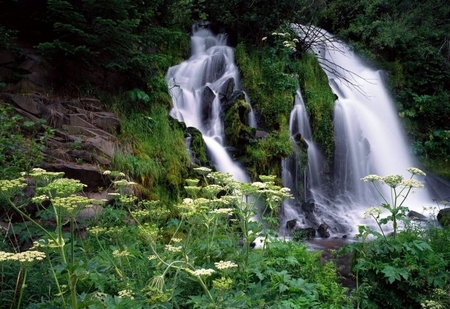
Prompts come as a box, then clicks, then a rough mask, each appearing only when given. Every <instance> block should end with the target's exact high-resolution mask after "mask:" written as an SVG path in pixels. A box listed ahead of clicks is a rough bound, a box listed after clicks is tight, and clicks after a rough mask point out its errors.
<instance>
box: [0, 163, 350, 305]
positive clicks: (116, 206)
mask: <svg viewBox="0 0 450 309" xmlns="http://www.w3.org/2000/svg"><path fill="white" fill-rule="evenodd" d="M196 170H197V172H198V173H199V178H196V179H194V178H192V179H186V183H187V185H186V186H185V189H186V192H187V193H188V196H189V197H186V198H184V199H183V200H182V201H181V202H179V203H178V204H177V205H175V207H174V209H173V211H172V212H170V211H168V209H167V208H166V205H163V204H161V203H160V202H159V201H148V200H138V199H137V198H136V197H135V196H133V195H131V194H130V193H128V192H129V190H128V188H129V187H130V186H134V185H135V183H133V182H130V181H127V180H126V178H125V174H123V173H119V172H110V171H106V172H105V175H107V176H109V177H111V179H112V188H109V190H110V191H109V192H110V198H111V199H112V200H110V203H111V205H110V206H109V207H108V208H105V209H104V210H103V212H102V213H101V214H100V215H99V216H98V217H97V218H96V217H92V218H90V219H89V221H87V222H86V221H80V220H82V219H81V216H80V213H81V212H83V211H86V210H89V209H92V208H95V207H98V203H99V202H101V201H94V200H89V199H88V198H86V197H84V196H81V195H79V194H78V192H80V190H82V188H83V184H81V183H79V181H77V180H73V179H66V178H62V177H63V175H62V173H54V172H46V171H44V170H42V169H33V170H32V171H31V172H30V173H28V174H24V177H22V178H17V179H14V180H1V181H0V194H1V197H0V198H2V200H3V201H4V204H3V205H6V206H7V207H8V208H10V209H11V211H10V213H11V215H12V216H14V217H16V216H18V218H22V219H24V220H25V221H24V222H21V220H15V221H11V222H10V224H9V228H8V232H9V234H8V237H7V238H5V240H4V241H3V242H2V243H1V246H2V249H3V250H2V251H0V262H1V267H2V271H1V278H2V285H1V289H0V299H1V300H2V305H3V306H4V307H5V308H7V307H11V308H25V307H27V308H256V307H264V308H279V306H280V304H282V305H283V307H285V308H296V307H299V306H301V307H302V308H317V307H320V308H351V303H350V302H349V299H348V298H347V297H346V296H345V289H344V288H342V287H340V286H339V284H338V283H337V282H336V279H337V277H336V271H335V268H334V266H333V264H331V263H328V264H325V265H323V264H322V263H321V262H320V260H319V258H318V253H310V252H308V250H307V248H306V247H305V246H304V245H303V244H301V243H293V242H284V241H281V240H277V241H275V240H274V241H273V242H268V241H267V240H268V237H269V234H267V233H266V232H265V229H263V227H262V226H261V225H260V223H258V222H257V221H254V220H251V218H253V217H254V216H255V215H256V212H257V208H256V204H257V201H260V202H264V203H263V204H261V205H265V206H264V209H261V210H260V211H261V213H266V214H267V215H268V216H267V217H266V218H267V220H262V221H260V222H262V223H264V224H268V225H269V226H270V218H273V216H274V214H275V213H276V211H277V208H278V205H279V202H280V201H281V200H282V199H283V198H286V197H288V196H289V194H288V190H286V188H281V187H279V186H276V185H275V184H274V182H273V179H274V177H269V176H266V177H261V179H262V181H261V182H254V183H248V184H247V183H238V182H235V181H233V180H232V179H231V177H230V175H226V174H222V173H217V172H211V170H210V169H207V168H197V169H196ZM26 186H31V187H33V189H34V191H35V192H36V193H35V195H34V196H32V197H30V198H29V197H26V196H23V195H22V194H21V192H22V190H23V189H24V188H25V187H26ZM250 196H252V197H253V198H250ZM30 202H31V203H34V204H36V205H37V206H38V208H39V211H38V213H37V215H36V216H32V215H30V214H29V213H27V210H26V206H27V205H28V204H29V203H30ZM94 203H95V204H94ZM96 204H97V206H96ZM27 223H30V224H31V225H27ZM21 226H28V228H25V229H23V230H21V229H20V227H21ZM83 226H84V227H85V226H88V228H87V233H86V232H83V229H84V228H83ZM80 233H81V234H80ZM83 235H84V236H83ZM257 236H258V239H262V240H264V241H265V242H264V243H263V246H262V249H261V250H254V249H252V247H251V244H252V243H253V242H254V241H256V238H257ZM23 240H31V241H33V245H32V247H31V248H29V250H27V251H23V247H21V246H23V243H22V241H23ZM258 241H259V240H258ZM38 281H39V282H41V284H38V283H37V282H38ZM42 282H45V283H47V284H45V285H43V284H42ZM31 286H33V288H32V289H31V288H29V287H31Z"/></svg>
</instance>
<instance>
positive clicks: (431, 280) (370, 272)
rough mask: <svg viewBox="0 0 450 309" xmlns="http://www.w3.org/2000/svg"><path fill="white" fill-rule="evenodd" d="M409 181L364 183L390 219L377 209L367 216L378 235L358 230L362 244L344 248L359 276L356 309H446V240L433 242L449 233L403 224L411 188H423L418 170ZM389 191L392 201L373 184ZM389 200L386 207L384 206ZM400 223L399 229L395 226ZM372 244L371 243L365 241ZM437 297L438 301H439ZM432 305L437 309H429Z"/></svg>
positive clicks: (374, 179) (413, 170) (371, 179)
mask: <svg viewBox="0 0 450 309" xmlns="http://www.w3.org/2000/svg"><path fill="white" fill-rule="evenodd" d="M408 171H409V172H410V173H411V178H410V179H403V177H402V176H400V175H388V176H385V177H380V176H377V175H368V176H366V177H364V178H363V179H362V180H364V181H365V182H370V183H372V184H373V185H374V186H375V188H376V190H377V192H379V193H380V195H381V196H382V198H383V200H384V201H385V202H384V203H383V204H382V206H383V208H384V209H387V210H388V215H387V216H385V217H382V216H381V213H382V210H381V209H380V208H376V207H372V208H370V209H368V210H367V211H366V212H365V216H366V217H372V218H373V219H374V220H375V222H376V224H377V225H378V227H379V230H380V232H381V233H380V232H378V231H376V230H373V229H371V228H369V227H367V226H360V228H359V232H360V234H359V235H358V236H359V237H361V238H362V242H359V243H354V244H351V245H348V246H346V248H345V251H346V252H351V253H352V254H353V265H352V269H353V271H354V272H355V274H356V277H357V288H356V290H355V292H354V296H355V299H356V303H357V308H386V307H387V308H445V307H446V306H448V299H446V298H445V297H441V296H442V293H443V294H444V295H446V293H448V291H447V290H448V286H449V282H450V276H449V275H448V269H449V268H450V263H449V261H448V249H447V248H445V247H446V246H447V245H446V244H447V243H448V242H449V238H446V239H445V240H443V239H441V241H444V243H442V245H441V246H440V247H437V246H436V241H437V239H440V237H441V236H443V235H444V234H447V233H448V231H442V230H438V229H436V227H434V226H431V225H430V226H425V227H424V226H420V225H416V224H414V223H413V222H410V221H407V220H406V212H407V211H408V209H407V208H406V207H404V206H403V204H404V203H405V201H406V199H407V197H408V195H409V194H410V193H411V190H412V189H413V188H421V187H423V185H422V184H421V183H420V182H418V181H417V180H415V179H413V177H414V176H416V175H418V176H423V175H425V174H424V173H423V172H422V171H420V170H419V169H416V168H409V169H408ZM378 182H381V183H383V184H386V185H387V186H389V188H390V196H386V197H385V196H384V195H383V194H382V193H381V190H380V189H379V187H378V185H377V183H378ZM388 201H389V202H388ZM400 222H403V226H402V228H400V225H399V223H400ZM390 223H392V230H393V233H392V235H391V236H388V235H387V233H386V232H385V227H384V225H386V224H390ZM370 235H373V236H375V239H369V236H370ZM438 294H439V296H438ZM432 304H434V306H435V307H433V306H432Z"/></svg>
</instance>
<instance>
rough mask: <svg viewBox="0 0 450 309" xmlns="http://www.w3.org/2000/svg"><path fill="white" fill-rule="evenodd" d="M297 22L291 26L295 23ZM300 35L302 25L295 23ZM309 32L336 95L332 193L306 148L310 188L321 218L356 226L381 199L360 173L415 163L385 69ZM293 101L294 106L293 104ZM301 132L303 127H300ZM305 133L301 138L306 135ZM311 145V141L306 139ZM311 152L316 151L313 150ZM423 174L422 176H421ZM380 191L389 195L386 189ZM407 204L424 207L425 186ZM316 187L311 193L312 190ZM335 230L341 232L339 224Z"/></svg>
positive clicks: (379, 172)
mask: <svg viewBox="0 0 450 309" xmlns="http://www.w3.org/2000/svg"><path fill="white" fill-rule="evenodd" d="M294 28H295V27H294ZM296 29H297V31H298V32H299V35H300V36H302V29H303V28H302V27H301V26H300V27H298V28H296ZM311 30H313V31H316V33H315V34H314V35H312V37H314V38H315V39H316V40H317V38H319V37H321V38H322V40H320V41H319V40H318V41H317V43H315V44H313V46H312V48H313V51H314V52H315V54H316V55H317V56H318V59H319V62H320V64H321V66H322V68H323V69H324V71H325V73H326V74H327V76H328V79H329V84H330V86H331V88H332V90H333V92H334V93H335V94H336V95H337V96H338V99H337V100H336V102H335V111H334V134H335V168H334V172H333V173H334V189H335V191H334V192H335V194H334V196H331V197H327V195H326V194H323V193H324V192H319V191H320V187H318V186H320V185H321V184H320V182H321V173H320V171H314V172H313V169H314V168H318V167H313V164H314V161H315V160H316V157H311V156H312V155H313V153H312V152H311V153H310V152H309V151H308V155H309V159H310V166H309V169H310V170H311V172H312V173H311V175H310V177H312V178H314V177H318V178H319V181H316V182H315V183H314V181H315V180H311V179H310V180H308V181H309V182H311V181H313V184H312V185H309V186H311V189H310V190H311V191H312V192H313V195H312V196H313V199H314V201H315V203H316V208H317V210H318V211H319V212H320V216H321V220H323V221H325V222H326V223H328V224H329V226H330V228H332V227H333V223H332V222H330V221H334V222H340V223H341V224H343V225H349V226H350V227H351V228H353V231H355V229H356V227H357V225H358V224H359V223H368V222H364V221H363V219H362V215H363V212H364V211H365V210H366V209H367V208H369V207H371V206H379V205H380V204H381V202H382V200H381V198H380V197H379V195H378V194H377V193H376V191H374V190H373V188H372V185H371V184H370V183H364V182H363V181H361V180H360V179H361V178H362V177H364V176H366V175H369V174H377V175H380V176H386V175H390V174H400V175H403V176H404V177H405V178H406V177H408V178H409V176H410V174H409V173H408V172H407V171H406V169H407V168H408V167H414V166H416V165H417V162H416V160H415V159H414V157H413V156H412V155H411V154H410V152H409V148H408V145H407V142H406V139H405V135H404V132H403V130H402V127H401V124H400V121H399V118H398V115H397V112H396V110H395V107H394V105H393V102H392V100H391V98H390V96H389V93H388V91H387V87H386V85H385V84H384V81H383V76H382V75H383V73H382V72H381V71H379V70H375V69H372V68H370V67H369V66H368V65H367V64H366V63H364V61H363V60H362V59H361V58H359V57H358V56H357V55H356V54H355V53H353V52H352V51H351V50H350V49H349V48H348V46H346V45H345V44H343V43H342V42H339V41H338V40H336V39H334V38H333V37H332V36H331V35H330V34H328V33H326V32H325V31H323V30H321V29H318V28H309V29H308V31H310V32H309V34H310V35H311ZM295 109H296V107H294V110H295ZM303 134H304V133H303ZM306 136H307V135H305V139H306ZM308 145H309V143H308ZM313 156H316V155H315V154H314V155H313ZM419 180H422V181H423V179H419ZM384 187H386V190H384V191H383V194H384V196H385V197H387V198H388V200H390V199H389V196H390V195H389V194H390V193H389V191H388V190H387V186H384ZM416 191H417V192H416V193H414V194H412V195H410V196H409V197H408V199H407V204H405V206H408V207H409V208H410V209H411V210H415V211H418V212H422V206H427V205H429V204H430V203H431V198H430V197H429V195H428V192H427V190H424V189H417V190H416ZM314 192H315V194H314ZM335 232H337V233H343V232H345V231H343V230H342V229H339V228H337V229H336V230H335Z"/></svg>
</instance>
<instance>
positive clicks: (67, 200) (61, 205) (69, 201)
mask: <svg viewBox="0 0 450 309" xmlns="http://www.w3.org/2000/svg"><path fill="white" fill-rule="evenodd" d="M91 202H92V200H91V199H89V198H87V197H85V196H79V195H71V196H67V197H55V198H54V199H52V204H53V206H54V207H55V208H58V209H60V210H62V211H63V212H64V214H67V215H68V216H71V217H72V216H75V215H76V214H77V213H78V212H79V211H80V210H81V209H82V208H83V207H84V206H86V205H89V204H90V203H91Z"/></svg>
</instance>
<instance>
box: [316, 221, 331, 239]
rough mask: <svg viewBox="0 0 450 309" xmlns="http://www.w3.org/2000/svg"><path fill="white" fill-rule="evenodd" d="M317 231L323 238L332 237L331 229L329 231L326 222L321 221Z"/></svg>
mask: <svg viewBox="0 0 450 309" xmlns="http://www.w3.org/2000/svg"><path fill="white" fill-rule="evenodd" d="M317 233H318V234H319V236H320V237H322V238H328V237H330V231H328V225H327V224H325V223H321V224H320V225H319V227H318V228H317Z"/></svg>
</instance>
